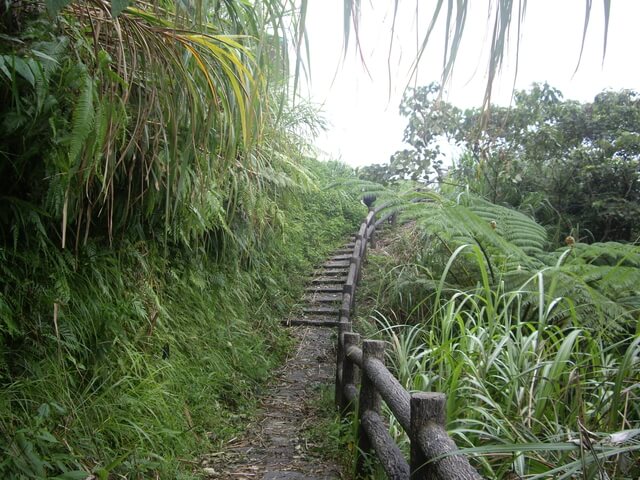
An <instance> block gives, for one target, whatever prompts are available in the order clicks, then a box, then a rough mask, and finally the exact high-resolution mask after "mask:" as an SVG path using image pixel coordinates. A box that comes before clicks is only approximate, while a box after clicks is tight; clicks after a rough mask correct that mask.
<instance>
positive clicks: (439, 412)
mask: <svg viewBox="0 0 640 480" xmlns="http://www.w3.org/2000/svg"><path fill="white" fill-rule="evenodd" d="M445 406H446V397H445V395H444V393H433V392H420V393H414V394H413V395H411V424H410V431H409V439H410V441H411V462H410V465H411V480H426V479H428V478H429V479H430V478H437V477H435V476H434V471H433V464H428V463H427V459H426V458H425V456H424V452H423V451H422V447H421V446H420V441H419V440H418V438H419V436H420V431H421V430H422V429H423V428H424V427H426V426H427V424H428V423H430V422H434V423H436V424H438V425H440V426H442V427H444V425H445V421H446V419H445Z"/></svg>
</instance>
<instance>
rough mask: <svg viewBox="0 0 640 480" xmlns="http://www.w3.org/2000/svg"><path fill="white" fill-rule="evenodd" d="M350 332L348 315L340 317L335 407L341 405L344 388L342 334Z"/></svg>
mask: <svg viewBox="0 0 640 480" xmlns="http://www.w3.org/2000/svg"><path fill="white" fill-rule="evenodd" d="M350 332H351V322H350V321H349V317H348V316H347V317H344V316H342V317H340V323H339V324H338V344H337V346H336V385H335V394H334V397H335V398H334V400H335V404H336V407H338V408H340V407H341V406H342V403H343V402H342V396H343V390H344V381H343V375H342V369H343V367H344V355H345V353H344V337H343V334H345V333H350Z"/></svg>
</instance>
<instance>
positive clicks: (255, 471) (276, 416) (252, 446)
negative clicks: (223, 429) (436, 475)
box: [202, 245, 349, 480]
mask: <svg viewBox="0 0 640 480" xmlns="http://www.w3.org/2000/svg"><path fill="white" fill-rule="evenodd" d="M348 247H349V245H345V248H343V249H341V250H339V251H338V252H336V254H335V255H334V256H333V257H332V258H331V259H330V260H329V261H327V262H326V263H325V264H324V265H322V267H321V268H320V269H319V270H317V271H316V272H315V276H314V278H313V279H312V280H311V282H310V285H309V287H308V288H307V295H306V297H305V298H306V307H305V309H304V312H305V314H303V316H302V317H299V318H295V319H292V322H291V323H294V324H295V323H301V324H302V325H298V326H292V327H290V328H291V330H290V331H291V335H292V336H293V337H294V339H295V343H296V345H297V346H296V348H295V350H294V351H293V352H292V354H291V356H290V357H289V358H288V359H287V361H286V362H285V364H284V365H283V366H282V367H281V369H280V370H279V371H278V373H277V375H276V376H275V379H274V381H273V382H272V384H271V386H270V388H269V393H267V395H266V396H265V397H264V398H263V400H262V401H261V409H260V413H259V414H258V416H257V419H256V421H255V422H254V423H253V424H251V425H249V427H248V428H247V430H246V433H245V435H244V436H243V438H238V439H237V440H234V441H233V442H231V443H229V444H228V448H227V449H225V450H224V451H222V452H215V453H212V454H210V455H207V456H205V457H204V458H203V460H202V467H203V468H202V471H203V472H204V473H205V474H206V475H207V477H208V478H211V479H213V478H216V479H229V480H230V479H236V480H237V479H261V480H298V479H299V480H302V479H307V480H329V479H338V478H342V475H341V473H340V469H339V468H338V466H337V465H335V464H333V463H331V462H328V461H327V460H325V459H322V458H320V457H319V456H318V455H316V454H315V453H314V452H313V445H308V444H307V443H306V442H305V437H307V435H306V434H305V431H306V430H307V429H308V428H309V426H310V425H311V424H312V423H313V422H314V421H315V420H316V416H317V411H316V409H315V408H314V407H313V405H312V401H313V400H314V399H315V398H317V396H318V393H319V389H320V387H321V386H322V385H331V386H332V385H333V382H334V378H335V373H334V372H335V370H334V369H335V365H334V364H335V351H334V348H335V331H336V330H335V328H332V327H330V326H322V325H327V324H330V323H332V322H333V321H336V320H337V312H338V302H339V300H340V298H341V295H340V294H338V293H337V292H338V291H339V290H341V282H342V281H343V277H344V275H343V273H344V272H343V271H340V269H343V268H344V266H343V265H342V264H340V265H338V264H336V262H337V261H342V260H343V259H342V258H340V257H343V256H344V255H345V251H346V250H348ZM347 268H348V267H347ZM328 272H329V273H328ZM318 279H324V280H321V281H319V282H318V281H317V280H318Z"/></svg>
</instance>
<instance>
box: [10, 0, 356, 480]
mask: <svg viewBox="0 0 640 480" xmlns="http://www.w3.org/2000/svg"><path fill="white" fill-rule="evenodd" d="M190 5H191V6H187V4H184V3H182V2H176V3H175V4H174V3H172V2H160V3H154V4H148V3H145V2H103V1H101V0H90V1H87V2H69V1H64V0H63V1H54V0H50V1H47V2H46V7H47V10H46V11H45V9H44V6H43V5H42V4H40V3H33V2H3V3H2V4H1V5H0V28H1V29H2V31H1V33H2V35H0V85H1V87H0V125H1V126H2V127H1V128H0V432H1V437H2V439H3V441H2V442H0V476H2V478H67V479H70V478H86V477H87V475H88V474H89V473H92V474H94V475H95V476H96V477H97V478H101V479H106V478H111V476H113V475H122V476H126V477H127V478H172V479H173V478H186V477H189V476H190V473H189V471H190V469H191V467H190V465H191V459H192V457H193V455H195V454H197V453H198V452H200V451H202V450H203V449H205V448H211V445H213V446H214V448H215V445H219V444H220V443H221V442H223V441H225V439H227V438H228V436H229V435H230V434H231V433H232V432H233V431H234V429H236V428H237V426H238V418H239V416H243V415H246V414H247V413H249V412H250V408H251V405H252V398H253V397H254V394H255V392H257V391H258V390H259V388H260V385H261V383H263V382H264V380H265V379H266V378H267V377H268V375H269V373H270V370H271V369H272V367H273V366H274V365H275V363H276V362H277V361H278V359H279V358H280V357H281V355H282V354H283V353H284V351H285V348H286V338H285V335H284V334H283V333H282V330H281V329H279V328H277V325H278V322H279V320H280V319H281V318H282V316H283V315H284V314H285V312H286V311H287V310H288V308H290V306H291V304H292V301H293V299H294V298H296V295H299V294H300V293H301V292H300V290H299V289H300V284H301V283H302V282H301V281H296V279H299V278H300V277H301V275H303V273H304V272H305V271H306V270H308V269H309V268H310V267H311V265H312V263H313V262H315V261H317V260H318V258H319V256H321V255H323V254H324V253H325V251H326V249H329V248H331V247H332V246H333V245H334V244H335V243H336V242H339V241H341V239H342V237H343V236H344V235H345V234H346V233H347V232H348V231H350V230H352V229H353V228H354V227H355V225H356V224H357V222H358V221H359V220H360V219H361V217H362V215H363V209H362V207H361V206H360V205H359V204H358V203H357V201H355V198H354V197H353V196H351V195H350V194H348V193H344V192H337V191H333V190H324V189H321V188H320V187H322V186H323V185H327V184H329V183H334V182H337V181H339V180H342V179H345V178H349V177H351V176H352V173H351V171H350V169H348V168H346V167H344V166H342V165H339V164H322V163H319V162H316V161H314V160H311V159H308V158H306V153H307V152H308V149H307V145H308V141H309V140H310V139H311V138H312V136H313V133H314V132H315V131H316V130H317V129H318V128H320V127H321V126H322V123H321V122H320V121H319V120H318V118H317V115H316V113H315V112H314V111H313V109H312V108H310V107H308V106H305V105H298V106H295V107H292V106H291V105H290V103H289V101H288V90H287V78H288V67H287V64H288V60H287V59H286V52H287V49H288V42H291V41H294V43H295V40H296V39H297V38H298V34H297V32H298V30H297V29H296V27H295V25H297V22H298V17H296V11H295V10H292V9H290V7H291V5H289V4H288V3H287V2H276V1H264V2H255V3H253V4H250V3H248V2H227V1H225V2H213V3H206V4H205V3H203V2H195V3H194V4H190ZM194 6H195V7H194ZM112 9H113V10H112ZM289 15H292V16H291V17H289ZM285 24H286V25H287V26H286V27H285ZM267 32H268V33H267ZM312 231H313V232H315V234H314V235H313V236H310V235H309V232H312ZM179 459H182V460H183V462H181V461H180V460H179Z"/></svg>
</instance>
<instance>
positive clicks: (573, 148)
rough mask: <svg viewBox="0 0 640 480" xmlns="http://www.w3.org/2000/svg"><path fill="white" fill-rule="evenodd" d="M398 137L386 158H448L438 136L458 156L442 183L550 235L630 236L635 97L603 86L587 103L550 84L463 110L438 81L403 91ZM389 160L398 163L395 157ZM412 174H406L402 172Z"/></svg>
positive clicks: (635, 217)
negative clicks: (529, 217) (503, 103)
mask: <svg viewBox="0 0 640 480" xmlns="http://www.w3.org/2000/svg"><path fill="white" fill-rule="evenodd" d="M401 111H402V112H403V114H404V115H406V116H407V118H408V125H407V127H406V129H405V135H404V139H405V141H406V142H407V143H409V144H410V145H411V146H412V149H411V150H409V151H402V152H398V153H397V154H396V155H395V156H394V157H393V158H392V161H391V165H392V166H393V165H394V164H395V163H397V159H399V158H404V157H407V156H409V157H411V158H413V159H418V163H419V164H420V165H421V166H420V169H421V171H424V172H429V169H431V172H433V170H435V171H436V172H437V171H439V170H440V167H439V165H441V164H442V163H443V162H450V160H451V159H448V158H445V157H444V156H443V154H442V152H441V145H442V142H448V143H449V144H452V145H455V146H456V147H457V149H459V150H460V151H461V152H462V153H461V155H460V158H459V160H458V162H457V164H456V165H454V166H453V168H452V169H451V170H450V174H449V180H450V181H453V182H456V183H461V184H465V185H468V186H469V188H471V189H472V191H474V192H476V193H478V194H480V195H483V196H485V197H487V198H488V199H490V200H491V201H492V202H493V203H503V204H507V205H511V206H514V207H516V208H519V209H524V210H528V211H530V212H532V213H533V214H534V215H535V217H536V218H537V219H538V220H539V221H540V222H541V223H543V224H544V225H546V226H549V227H550V228H551V230H552V233H553V235H554V240H555V241H559V240H561V239H562V238H564V237H565V236H566V235H569V234H573V235H574V236H575V237H579V238H581V239H585V240H589V241H607V240H625V241H629V240H634V239H635V237H636V235H637V233H638V232H637V229H636V227H635V225H637V224H638V221H640V183H639V174H640V96H639V95H638V93H636V92H634V91H632V90H622V91H619V92H612V91H605V92H602V93H600V94H599V95H597V96H596V98H595V99H594V100H593V102H591V103H586V104H581V103H579V102H576V101H571V100H563V97H562V94H561V92H559V91H558V90H557V89H554V88H552V87H550V86H549V85H546V84H544V85H534V86H533V87H532V88H531V89H530V90H528V91H518V92H516V93H515V95H514V105H513V106H512V107H511V108H505V107H499V106H492V107H491V110H490V112H489V113H487V112H486V111H483V110H481V109H468V110H464V111H463V110H461V109H459V108H457V107H455V106H453V105H450V104H448V103H446V102H444V101H442V100H441V99H440V97H439V89H438V87H437V86H436V85H429V86H427V87H419V88H417V89H416V90H412V91H409V92H408V93H407V95H406V96H405V98H404V100H403V102H402V106H401ZM394 160H396V162H395V163H394ZM409 173H411V171H409Z"/></svg>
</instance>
